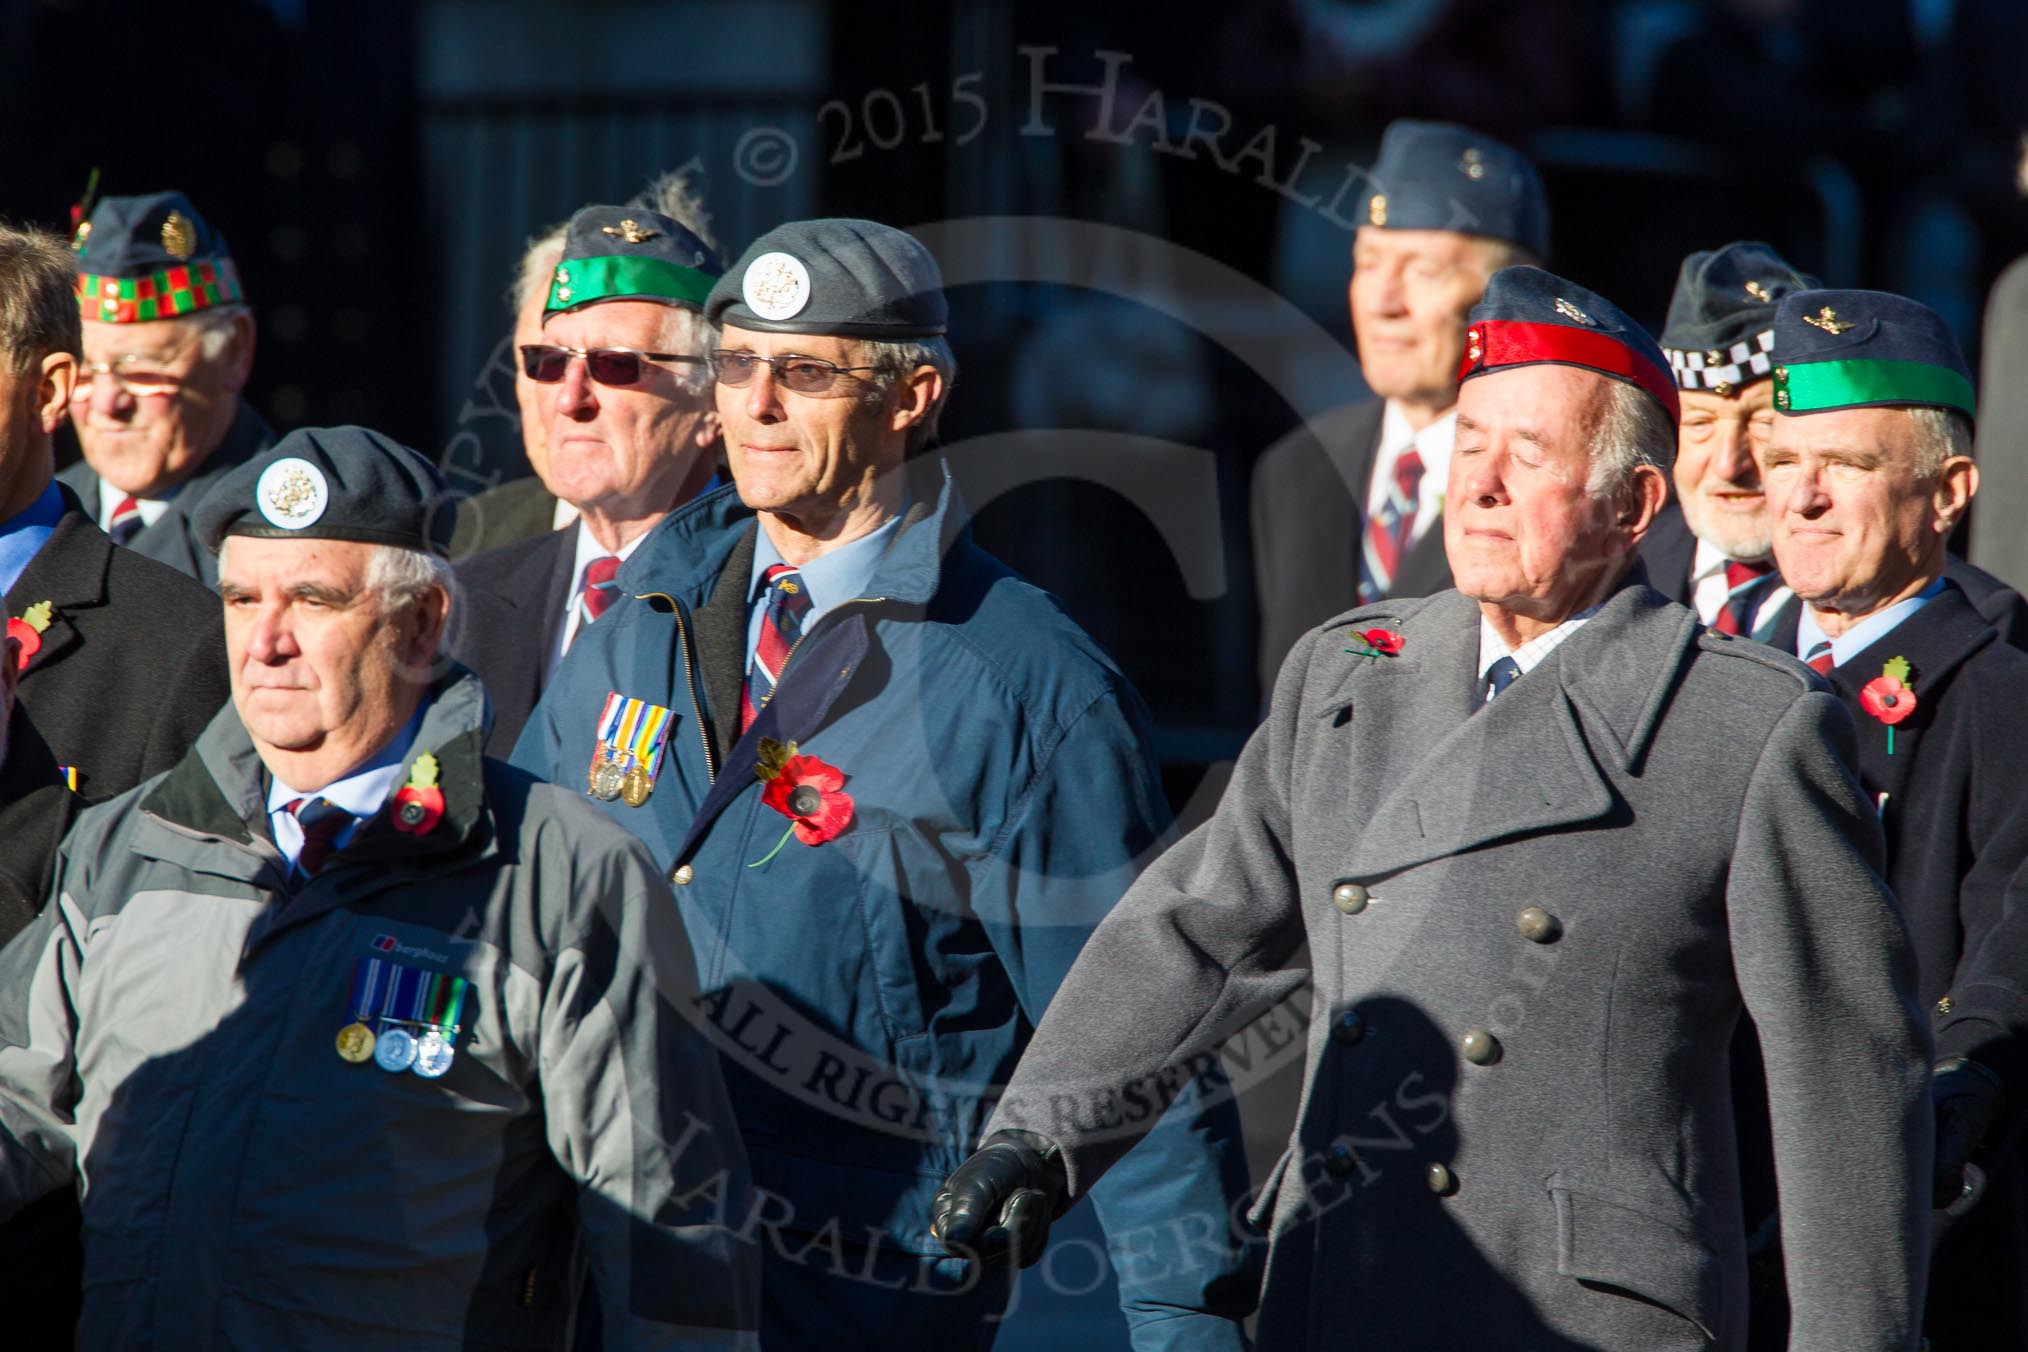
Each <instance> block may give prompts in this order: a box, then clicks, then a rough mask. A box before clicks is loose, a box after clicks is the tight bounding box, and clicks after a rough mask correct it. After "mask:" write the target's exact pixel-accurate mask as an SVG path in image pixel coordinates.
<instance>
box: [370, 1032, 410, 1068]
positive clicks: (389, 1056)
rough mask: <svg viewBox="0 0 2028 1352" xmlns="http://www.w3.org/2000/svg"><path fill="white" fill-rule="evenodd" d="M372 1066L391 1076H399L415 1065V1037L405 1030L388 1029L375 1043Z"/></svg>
mask: <svg viewBox="0 0 2028 1352" xmlns="http://www.w3.org/2000/svg"><path fill="white" fill-rule="evenodd" d="M373 1060H374V1064H376V1065H378V1066H379V1067H380V1068H381V1069H382V1070H384V1071H387V1072H388V1073H389V1074H392V1075H399V1074H400V1073H401V1072H402V1071H404V1070H407V1069H408V1068H409V1067H410V1066H412V1065H414V1064H415V1035H414V1034H413V1033H410V1032H409V1031H408V1030H407V1029H406V1028H390V1029H388V1030H387V1031H386V1032H384V1033H382V1034H381V1035H380V1037H379V1038H378V1039H377V1040H376V1041H375V1044H374V1048H373Z"/></svg>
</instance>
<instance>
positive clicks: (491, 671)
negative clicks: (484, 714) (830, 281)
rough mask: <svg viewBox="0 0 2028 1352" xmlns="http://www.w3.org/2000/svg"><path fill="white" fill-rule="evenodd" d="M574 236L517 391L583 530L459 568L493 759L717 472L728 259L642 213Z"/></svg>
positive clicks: (554, 484) (602, 218)
mask: <svg viewBox="0 0 2028 1352" xmlns="http://www.w3.org/2000/svg"><path fill="white" fill-rule="evenodd" d="M564 236H565V237H564V247H563V254H562V257H561V259H560V260H559V261H558V263H557V264H556V267H555V268H554V270H553V271H552V273H551V275H550V277H549V283H548V289H547V296H546V300H545V301H544V304H543V312H542V329H541V333H540V334H539V336H538V337H537V339H536V341H534V342H530V343H525V344H523V345H522V346H521V348H520V350H519V352H518V353H517V354H516V357H517V359H518V360H519V362H520V380H519V381H518V382H517V383H518V384H521V385H522V386H523V387H525V388H528V389H529V390H530V391H531V393H532V395H533V397H532V399H530V400H529V401H527V402H526V403H525V404H524V407H525V408H526V409H527V410H528V413H529V414H530V415H531V416H535V417H538V418H540V419H541V420H542V429H541V435H542V438H543V440H544V442H545V443H546V445H547V449H548V457H547V465H546V476H545V477H546V480H547V482H548V484H549V487H550V488H551V489H552V490H553V491H554V492H555V493H556V495H557V496H558V497H559V498H561V499H562V500H563V501H565V502H568V503H569V504H571V505H572V506H573V507H575V508H577V510H578V519H577V521H576V523H575V524H573V525H570V526H566V527H563V528H562V529H560V530H555V531H549V532H547V533H545V534H543V535H541V536H538V537H536V538H534V539H532V540H523V541H519V542H517V543H515V544H511V545H506V546H503V547H502V548H499V549H495V550H491V551H489V552H487V553H484V554H479V555H475V556H474V557H472V558H470V559H467V560H465V561H464V562H463V563H461V564H460V565H459V566H458V579H459V581H460V582H461V583H463V584H464V587H465V591H466V596H467V611H468V615H467V618H466V619H465V621H464V622H463V623H462V624H460V625H459V628H458V633H457V635H456V639H455V641H454V644H453V650H454V651H455V652H456V654H457V656H458V659H459V660H460V661H462V662H464V663H465V665H467V666H469V667H470V668H472V670H474V671H476V672H477V673H478V674H479V676H480V678H481V679H482V680H483V681H484V682H485V684H486V691H487V694H488V695H489V696H490V697H491V699H492V701H493V728H492V731H491V732H490V733H489V734H488V737H487V742H486V747H487V750H488V752H489V753H490V754H492V755H496V756H502V757H504V756H506V755H507V754H508V752H510V751H511V750H512V749H513V747H514V742H515V739H516V738H517V737H518V736H519V735H520V733H521V728H522V725H523V724H524V723H526V722H527V719H528V712H529V710H531V709H533V708H534V707H535V701H536V699H537V697H539V696H540V695H541V693H542V688H543V686H544V685H545V684H546V683H547V681H548V679H549V676H550V673H551V672H552V671H554V670H555V669H556V664H557V663H558V662H559V661H561V660H562V658H563V655H564V653H565V652H567V651H568V650H569V649H570V646H571V644H572V643H574V642H575V641H576V639H577V637H578V635H579V634H580V633H581V632H582V631H583V630H584V628H585V627H586V626H587V625H589V624H591V623H592V622H593V621H595V620H597V619H598V618H599V616H601V615H603V614H604V613H605V611H606V609H607V608H608V607H609V606H611V605H612V603H613V602H614V601H615V600H617V599H618V597H619V594H620V593H619V587H618V583H617V581H616V576H617V573H618V571H619V567H620V564H621V563H622V562H623V561H624V560H626V559H627V558H628V557H630V556H631V555H632V554H633V552H634V550H635V548H636V547H637V546H639V544H640V543H641V541H642V539H644V538H645V537H646V536H647V534H648V531H649V530H650V529H651V528H653V527H654V525H655V524H656V523H657V522H659V521H661V520H662V518H663V517H665V516H667V515H668V514H669V513H670V512H671V511H672V510H674V509H675V508H676V507H677V506H679V505H680V504H682V503H685V502H688V501H689V500H690V499H691V498H694V497H696V496H697V494H698V493H699V492H700V491H701V490H702V489H703V488H704V486H705V485H706V484H708V483H709V482H710V481H711V478H712V474H713V472H714V470H715V469H716V461H715V458H714V456H713V455H712V453H711V449H712V447H713V445H714V444H715V443H716V442H717V439H718V415H717V413H716V411H715V410H714V409H713V408H712V401H711V385H710V373H709V369H708V357H709V353H710V351H711V345H710V342H709V339H708V334H709V333H710V326H709V325H707V324H706V323H705V322H704V317H703V314H702V309H703V305H704V298H705V296H706V295H707V294H709V292H710V290H711V285H712V283H713V282H714V281H716V280H717V279H718V276H719V274H720V273H722V272H723V271H724V267H723V265H722V264H721V263H720V262H719V260H718V255H717V252H716V251H715V250H713V249H712V248H711V246H710V245H708V244H706V243H705V242H704V240H703V239H701V238H700V237H699V236H698V234H697V233H696V232H695V231H693V230H691V229H689V228H688V227H687V226H685V225H684V224H682V223H681V222H679V221H677V220H675V219H673V218H671V217H668V216H664V215H662V214H661V213H659V212H655V211H650V210H648V209H646V208H644V207H640V206H592V207H586V208H584V209H583V210H582V211H579V212H578V213H577V214H576V215H575V216H573V217H571V219H570V223H569V225H568V226H567V227H566V228H565V232H564Z"/></svg>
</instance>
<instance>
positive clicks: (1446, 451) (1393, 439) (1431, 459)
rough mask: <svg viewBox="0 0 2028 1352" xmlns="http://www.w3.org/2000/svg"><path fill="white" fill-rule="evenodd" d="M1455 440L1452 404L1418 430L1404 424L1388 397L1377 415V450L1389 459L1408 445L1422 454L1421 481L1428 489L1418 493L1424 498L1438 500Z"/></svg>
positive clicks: (1455, 413) (1403, 417)
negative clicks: (1449, 409) (1378, 416)
mask: <svg viewBox="0 0 2028 1352" xmlns="http://www.w3.org/2000/svg"><path fill="white" fill-rule="evenodd" d="M1457 444H1458V411H1457V409H1455V408H1453V409H1452V410H1451V411H1450V412H1448V413H1446V414H1444V415H1443V416H1442V417H1441V418H1438V419H1436V420H1435V421H1434V422H1432V423H1430V425H1429V426H1427V427H1425V428H1423V429H1422V430H1421V431H1420V432H1418V431H1416V430H1415V429H1414V428H1412V427H1410V426H1409V425H1408V417H1407V415H1406V414H1404V413H1403V412H1402V411H1401V406H1400V405H1398V404H1396V403H1395V402H1394V401H1393V400H1392V399H1390V400H1388V401H1387V408H1386V411H1385V412H1384V413H1382V414H1381V415H1380V453H1381V457H1382V458H1383V459H1386V460H1389V461H1391V460H1393V459H1394V458H1395V457H1396V456H1398V455H1400V454H1401V453H1402V452H1403V451H1404V450H1406V449H1408V447H1409V446H1411V445H1413V446H1414V447H1415V450H1416V454H1417V455H1420V456H1421V457H1422V481H1423V482H1424V483H1426V484H1428V485H1429V486H1430V491H1429V492H1424V493H1418V494H1417V496H1418V497H1420V498H1421V499H1422V500H1423V501H1424V502H1429V501H1432V500H1441V499H1442V497H1443V496H1444V487H1445V485H1446V484H1448V483H1449V481H1450V472H1451V452H1452V450H1453V449H1455V448H1456V446H1457Z"/></svg>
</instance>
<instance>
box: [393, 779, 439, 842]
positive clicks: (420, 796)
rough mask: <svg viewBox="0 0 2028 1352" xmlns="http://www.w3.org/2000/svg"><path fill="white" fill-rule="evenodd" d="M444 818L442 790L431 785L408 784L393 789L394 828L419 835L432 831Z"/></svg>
mask: <svg viewBox="0 0 2028 1352" xmlns="http://www.w3.org/2000/svg"><path fill="white" fill-rule="evenodd" d="M443 819H444V791H443V790H442V789H439V788H437V787H435V786H434V785H432V786H431V787H429V788H427V789H419V788H417V787H416V786H415V785H413V784H410V785H407V786H406V787H404V788H401V789H398V790H396V791H395V795H394V829H395V830H397V831H406V832H408V833H409V834H410V835H412V836H420V835H425V834H427V833H429V832H430V831H434V830H435V829H436V825H437V823H438V822H440V821H442V820H443Z"/></svg>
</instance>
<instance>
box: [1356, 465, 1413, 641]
mask: <svg viewBox="0 0 2028 1352" xmlns="http://www.w3.org/2000/svg"><path fill="white" fill-rule="evenodd" d="M1422 474H1423V463H1422V455H1421V453H1420V452H1418V451H1417V450H1416V449H1415V447H1414V445H1413V444H1411V445H1410V446H1409V447H1408V449H1406V450H1404V451H1403V452H1402V453H1401V455H1400V456H1399V457H1397V458H1396V460H1395V462H1394V482H1393V483H1392V484H1391V485H1389V487H1388V490H1387V498H1386V500H1385V501H1384V502H1382V503H1381V504H1380V510H1378V511H1376V512H1374V513H1373V514H1372V515H1371V516H1369V517H1368V518H1367V519H1366V539H1365V541H1364V543H1363V545H1362V547H1361V548H1360V550H1359V603H1360V604H1361V605H1371V604H1372V603H1373V602H1375V601H1379V600H1382V599H1384V598H1385V597H1386V595H1387V589H1388V588H1389V587H1391V586H1393V585H1394V575H1395V573H1396V572H1397V571H1399V570H1400V567H1401V555H1402V553H1403V551H1404V550H1406V549H1407V547H1408V540H1409V536H1410V535H1411V534H1413V533H1414V531H1415V515H1416V506H1417V498H1416V495H1417V493H1418V492H1419V491H1420V489H1421V488H1422Z"/></svg>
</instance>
